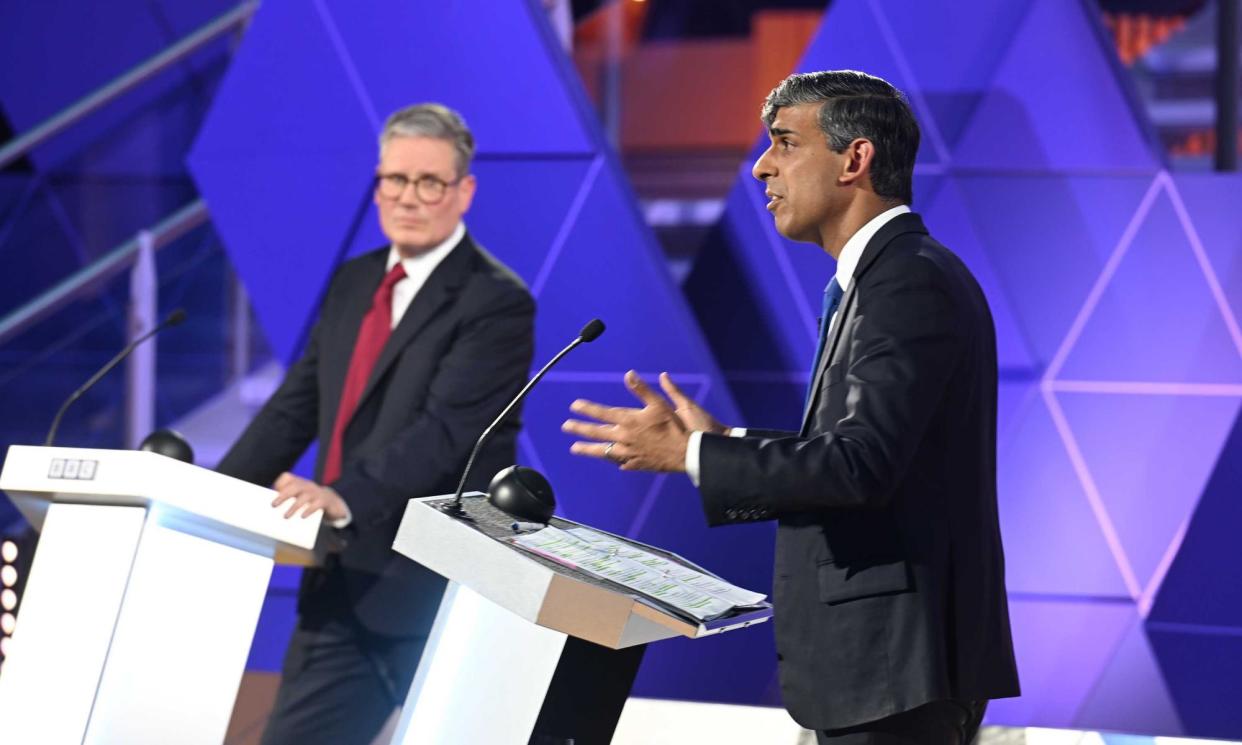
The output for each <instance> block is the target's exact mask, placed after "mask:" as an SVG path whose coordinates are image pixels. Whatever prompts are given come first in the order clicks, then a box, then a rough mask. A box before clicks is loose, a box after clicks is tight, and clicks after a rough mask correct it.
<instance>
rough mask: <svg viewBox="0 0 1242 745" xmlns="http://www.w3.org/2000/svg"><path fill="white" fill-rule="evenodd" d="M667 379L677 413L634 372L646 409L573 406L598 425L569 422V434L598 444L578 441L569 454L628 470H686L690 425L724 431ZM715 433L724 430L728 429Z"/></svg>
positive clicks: (633, 387) (630, 382) (631, 378)
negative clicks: (689, 423) (712, 427)
mask: <svg viewBox="0 0 1242 745" xmlns="http://www.w3.org/2000/svg"><path fill="white" fill-rule="evenodd" d="M667 377H668V376H667V375H665V376H662V379H661V385H662V386H663V387H664V390H665V391H667V392H668V393H669V396H670V397H672V398H673V402H674V403H675V404H676V405H677V409H676V410H674V408H673V406H671V405H669V402H668V401H667V400H665V399H664V397H663V396H661V395H660V394H659V393H656V392H655V391H654V390H652V389H651V387H649V386H648V385H647V384H646V383H644V382H643V380H642V378H640V377H638V373H636V372H634V371H633V370H630V371H629V372H628V373H626V374H625V384H626V387H628V388H629V389H630V392H631V393H633V394H634V396H635V397H636V398H637V399H638V400H639V401H641V402H642V403H643V404H644V406H643V408H641V409H633V408H626V407H623V406H604V405H602V404H597V403H594V402H592V401H583V400H578V401H574V402H573V404H572V405H571V406H570V407H569V408H570V410H571V411H573V412H574V413H576V414H583V415H586V416H589V417H591V418H592V419H595V420H596V421H597V422H599V423H598V424H597V423H594V422H583V421H578V420H576V419H570V420H567V421H566V422H565V423H564V424H563V425H561V429H563V430H564V431H566V432H569V433H572V434H575V435H578V436H580V437H584V438H586V439H587V440H593V441H594V442H584V441H581V440H580V441H578V442H575V443H574V444H573V445H572V446H570V448H569V449H570V451H571V452H573V453H577V454H578V455H586V456H589V457H592V458H603V459H606V460H612V461H616V462H617V464H618V465H619V466H620V467H621V469H622V470H624V471H664V472H681V471H685V470H686V443H687V442H688V441H689V440H690V431H691V428H690V427H689V426H687V421H693V422H695V423H696V424H703V423H709V424H714V426H715V427H720V424H719V423H718V422H716V420H715V419H713V418H712V417H711V415H710V414H708V413H707V412H706V411H703V409H701V408H699V406H698V405H697V404H695V403H694V402H692V401H690V400H689V399H688V398H686V396H685V395H684V394H682V392H681V390H680V389H678V388H677V386H675V385H673V381H672V380H669V379H667ZM713 431H723V428H722V427H720V430H713Z"/></svg>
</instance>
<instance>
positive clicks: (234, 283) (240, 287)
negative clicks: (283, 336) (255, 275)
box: [229, 275, 250, 383]
mask: <svg viewBox="0 0 1242 745" xmlns="http://www.w3.org/2000/svg"><path fill="white" fill-rule="evenodd" d="M230 284H231V287H232V290H233V293H232V294H233V303H232V308H231V309H230V312H229V325H230V326H231V332H232V333H230V334H229V336H230V337H231V338H232V340H233V354H232V368H231V370H230V373H231V374H230V376H229V377H230V380H229V382H231V383H237V382H240V381H241V380H243V379H244V378H245V377H246V375H247V374H249V373H250V296H249V295H247V294H246V286H245V285H244V284H242V282H241V280H240V279H238V277H237V275H233V277H232V279H231V280H230Z"/></svg>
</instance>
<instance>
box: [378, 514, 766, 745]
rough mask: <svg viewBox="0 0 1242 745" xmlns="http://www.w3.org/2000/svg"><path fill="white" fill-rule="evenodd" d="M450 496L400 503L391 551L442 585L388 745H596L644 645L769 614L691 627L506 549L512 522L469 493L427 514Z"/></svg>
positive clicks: (562, 523) (655, 605) (626, 592)
mask: <svg viewBox="0 0 1242 745" xmlns="http://www.w3.org/2000/svg"><path fill="white" fill-rule="evenodd" d="M451 501H452V498H451V497H447V498H446V497H431V498H428V499H413V500H410V503H409V505H408V506H407V507H406V511H405V516H404V518H403V519H402V522H401V527H400V528H399V529H398V530H397V537H396V540H395V541H394V543H393V548H394V549H396V550H397V551H398V552H399V553H401V554H404V555H405V556H407V557H409V558H411V559H413V560H414V561H417V562H418V563H420V564H422V565H424V566H426V567H427V568H429V569H431V570H433V571H435V572H437V573H439V574H441V575H443V576H445V577H447V578H448V579H449V580H450V581H449V585H448V589H447V591H446V592H445V594H444V599H443V600H441V602H440V610H439V613H438V614H437V616H436V620H435V624H434V626H433V627H432V630H431V635H430V637H429V638H428V641H427V646H426V648H425V650H424V652H423V657H422V659H421V660H420V661H419V665H418V672H417V673H416V674H415V676H414V683H413V685H412V686H411V688H410V693H409V695H408V696H407V698H406V701H405V706H404V707H403V708H402V710H401V720H400V722H399V724H398V726H397V733H396V736H395V737H394V739H393V745H443V744H446V743H488V745H526V744H527V743H531V745H545V744H546V745H565V744H566V743H572V744H573V745H606V743H608V742H609V741H610V740H611V739H612V733H613V730H614V729H615V727H616V724H617V719H618V718H619V717H620V715H621V709H622V707H623V705H624V704H625V699H626V697H627V696H628V695H629V692H630V687H631V685H632V684H633V681H634V676H635V675H636V674H637V672H638V665H639V663H640V662H641V660H642V655H643V650H644V649H645V646H646V644H647V643H649V642H654V641H658V640H660V639H668V638H670V637H674V636H685V637H690V638H699V637H703V636H709V635H712V634H718V633H720V632H723V631H729V630H731V629H739V628H743V627H745V626H750V625H753V624H757V623H762V622H764V621H767V620H768V619H769V618H770V617H771V615H772V608H771V605H769V604H768V603H766V602H762V603H757V604H755V605H753V606H750V607H747V608H744V609H738V610H736V611H732V612H728V613H726V614H724V615H723V616H720V617H718V618H713V620H711V621H710V622H699V621H696V620H694V619H693V618H689V617H686V616H685V615H682V614H679V613H678V612H677V611H676V610H675V609H674V608H672V607H670V606H669V605H667V604H663V603H660V602H658V601H655V600H653V599H652V598H649V597H644V596H643V595H642V594H640V593H637V592H635V591H632V590H630V589H628V588H627V587H625V586H622V585H620V584H618V583H615V582H610V581H608V580H606V579H601V578H599V577H597V576H594V575H590V574H587V573H586V572H584V571H581V570H579V569H575V568H572V567H569V566H566V565H564V564H561V563H557V562H556V561H552V560H550V559H548V558H545V557H543V556H540V555H537V554H534V553H530V552H528V551H524V550H522V549H519V548H517V547H516V546H514V545H513V543H512V542H511V541H510V540H509V539H512V538H513V537H514V531H513V530H512V528H511V525H512V524H513V521H514V518H512V517H510V516H508V515H505V514H504V513H503V512H501V511H500V510H498V509H496V508H495V507H493V506H492V505H490V504H489V503H488V501H487V500H486V499H485V498H484V495H482V494H479V493H477V492H476V493H472V494H467V495H466V497H465V499H464V500H463V501H462V507H463V508H464V512H465V514H464V515H462V516H453V515H450V514H446V513H445V512H444V511H442V510H441V509H438V507H443V506H444V505H445V504H446V503H448V502H451ZM552 525H553V526H555V527H557V528H561V529H566V530H572V529H576V528H584V527H586V526H582V525H580V524H578V523H574V522H571V521H568V520H563V519H561V518H552ZM609 538H614V539H616V540H617V541H619V542H622V543H627V544H630V545H635V546H638V545H640V544H633V542H629V541H626V540H625V539H623V538H619V537H617V536H609ZM642 548H643V549H644V550H646V551H648V552H650V553H651V555H652V556H654V557H657V558H664V559H670V560H673V561H676V562H677V563H679V564H681V565H689V562H686V561H685V560H684V559H682V558H681V557H678V556H676V555H674V554H671V553H668V552H666V551H662V550H660V549H657V548H654V547H651V546H642ZM689 566H690V567H691V568H692V569H694V570H695V571H697V572H702V573H703V574H704V575H710V572H707V570H705V569H702V568H700V567H694V566H693V565H689ZM760 597H761V596H760Z"/></svg>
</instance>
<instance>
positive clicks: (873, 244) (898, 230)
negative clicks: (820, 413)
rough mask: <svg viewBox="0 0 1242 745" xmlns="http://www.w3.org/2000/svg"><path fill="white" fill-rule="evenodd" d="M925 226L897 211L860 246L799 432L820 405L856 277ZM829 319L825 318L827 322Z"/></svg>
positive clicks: (852, 300) (851, 307) (851, 309)
mask: <svg viewBox="0 0 1242 745" xmlns="http://www.w3.org/2000/svg"><path fill="white" fill-rule="evenodd" d="M926 232H927V228H926V227H924V226H923V219H922V218H921V217H919V216H918V214H916V213H914V212H908V213H906V214H902V215H898V216H897V217H894V218H893V219H892V220H889V221H888V222H887V223H885V224H884V227H882V228H880V230H879V231H878V232H876V234H875V235H874V236H873V237H872V238H871V240H870V241H868V242H867V247H866V248H864V249H863V255H862V257H860V258H859V260H858V266H857V267H855V268H854V277H853V280H852V281H851V282H850V286H849V289H847V290H846V291H845V294H844V295H843V296H842V297H841V304H840V305H838V306H837V312H836V315H835V316H834V317H833V319H832V328H831V329H829V338H828V343H827V344H825V345H824V351H823V354H822V355H821V356H820V358H819V360H817V362H816V366H815V376H814V377H813V378H812V380H811V385H812V386H813V387H812V388H811V391H812V393H811V397H810V399H809V401H808V402H807V407H806V410H805V411H803V412H802V427H801V430H800V431H801V432H802V433H804V434H805V433H806V431H807V427H808V426H809V425H810V423H811V413H812V412H814V411H815V409H816V408H817V407H818V405H819V391H820V381H821V380H823V376H824V373H825V372H826V371H827V370H828V368H829V367H830V366H831V364H832V361H833V360H834V359H835V358H836V356H837V350H838V349H839V348H840V341H841V335H842V333H843V331H844V329H845V327H846V326H847V325H848V324H847V323H846V321H847V320H848V319H849V318H850V316H851V315H852V314H853V312H854V304H855V296H856V294H857V290H858V280H859V278H860V277H862V276H863V274H865V273H866V271H867V270H868V269H870V268H871V266H872V265H873V264H874V263H875V261H876V259H877V258H879V256H880V254H881V253H883V252H884V249H885V247H887V246H888V244H889V243H891V242H892V240H893V239H894V238H896V237H897V236H899V235H902V234H904V233H926ZM827 320H828V319H825V322H827Z"/></svg>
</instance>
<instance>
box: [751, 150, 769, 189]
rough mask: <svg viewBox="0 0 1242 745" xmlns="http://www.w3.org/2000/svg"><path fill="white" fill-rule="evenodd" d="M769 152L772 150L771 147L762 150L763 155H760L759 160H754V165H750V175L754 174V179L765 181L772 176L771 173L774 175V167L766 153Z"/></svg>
mask: <svg viewBox="0 0 1242 745" xmlns="http://www.w3.org/2000/svg"><path fill="white" fill-rule="evenodd" d="M771 152H772V148H771V147H769V148H768V149H767V150H764V151H763V155H760V156H759V160H756V161H755V165H754V166H752V167H751V169H750V175H752V176H754V177H755V178H756V179H758V180H760V181H765V182H766V181H767V180H768V179H770V178H772V176H773V175H775V173H774V172H775V169H774V168H772V164H771V163H770V162H769V160H768V155H769V154H770V153H771Z"/></svg>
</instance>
